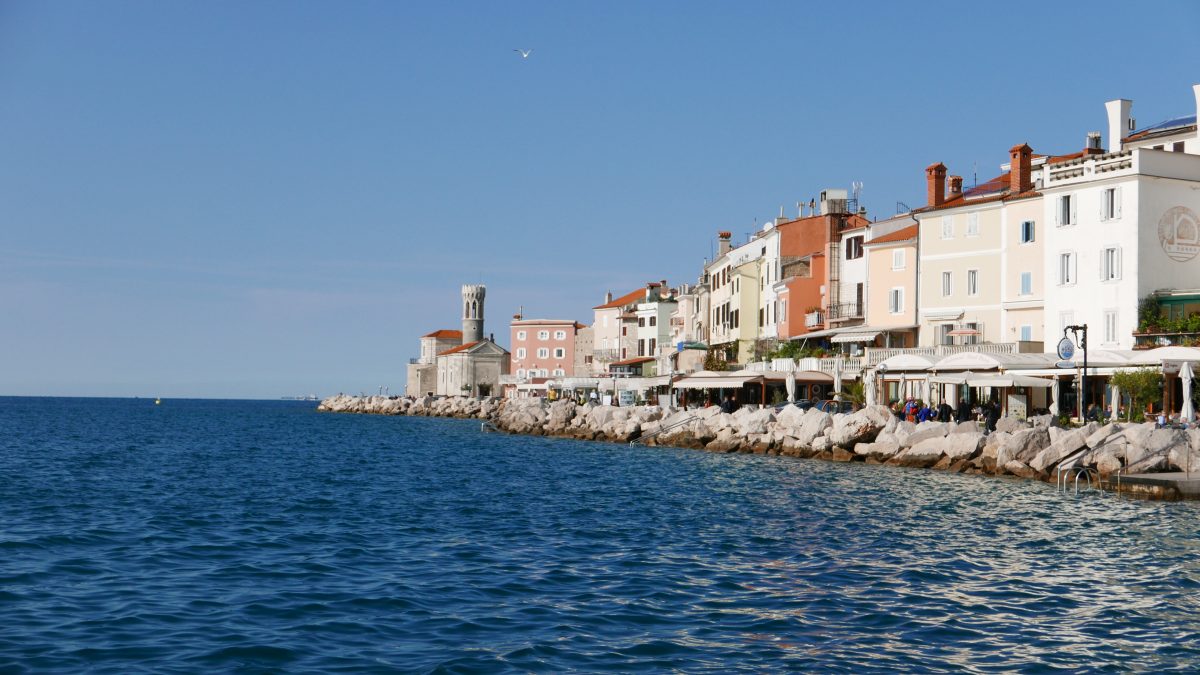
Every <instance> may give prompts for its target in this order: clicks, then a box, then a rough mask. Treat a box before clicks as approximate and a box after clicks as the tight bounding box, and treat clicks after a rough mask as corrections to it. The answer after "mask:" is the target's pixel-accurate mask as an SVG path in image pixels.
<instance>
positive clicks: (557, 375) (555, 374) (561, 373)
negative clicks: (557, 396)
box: [554, 368, 567, 377]
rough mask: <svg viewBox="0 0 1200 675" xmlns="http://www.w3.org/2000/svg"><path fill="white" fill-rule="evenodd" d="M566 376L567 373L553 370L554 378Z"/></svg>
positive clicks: (556, 369)
mask: <svg viewBox="0 0 1200 675" xmlns="http://www.w3.org/2000/svg"><path fill="white" fill-rule="evenodd" d="M566 374H567V373H566V371H564V370H563V369H562V368H555V369H554V376H555V377H562V376H563V375H566Z"/></svg>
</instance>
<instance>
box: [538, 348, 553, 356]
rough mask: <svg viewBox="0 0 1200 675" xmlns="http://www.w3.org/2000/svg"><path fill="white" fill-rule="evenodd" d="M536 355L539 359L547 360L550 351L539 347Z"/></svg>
mask: <svg viewBox="0 0 1200 675" xmlns="http://www.w3.org/2000/svg"><path fill="white" fill-rule="evenodd" d="M537 355H538V358H539V359H548V358H550V350H549V349H546V348H545V347H539V348H538V350H537Z"/></svg>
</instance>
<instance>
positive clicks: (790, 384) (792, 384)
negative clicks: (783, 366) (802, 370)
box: [784, 370, 796, 402]
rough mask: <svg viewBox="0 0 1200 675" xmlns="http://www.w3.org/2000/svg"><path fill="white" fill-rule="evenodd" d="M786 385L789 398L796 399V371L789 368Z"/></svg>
mask: <svg viewBox="0 0 1200 675" xmlns="http://www.w3.org/2000/svg"><path fill="white" fill-rule="evenodd" d="M784 386H785V387H787V400H788V402H792V401H795V400H796V371H794V370H789V371H788V374H787V380H785V381H784Z"/></svg>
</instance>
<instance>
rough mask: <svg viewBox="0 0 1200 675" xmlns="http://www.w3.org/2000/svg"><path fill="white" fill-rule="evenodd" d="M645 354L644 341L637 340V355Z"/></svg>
mask: <svg viewBox="0 0 1200 675" xmlns="http://www.w3.org/2000/svg"><path fill="white" fill-rule="evenodd" d="M645 355H646V341H645V340H638V356H645Z"/></svg>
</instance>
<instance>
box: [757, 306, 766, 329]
mask: <svg viewBox="0 0 1200 675" xmlns="http://www.w3.org/2000/svg"><path fill="white" fill-rule="evenodd" d="M766 313H767V312H766V310H764V309H763V308H761V307H760V308H759V309H758V327H759V328H762V327H763V326H765V325H766V323H765V321H766Z"/></svg>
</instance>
